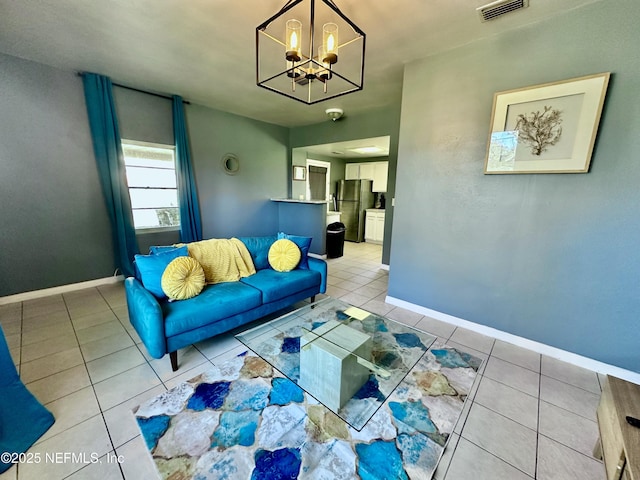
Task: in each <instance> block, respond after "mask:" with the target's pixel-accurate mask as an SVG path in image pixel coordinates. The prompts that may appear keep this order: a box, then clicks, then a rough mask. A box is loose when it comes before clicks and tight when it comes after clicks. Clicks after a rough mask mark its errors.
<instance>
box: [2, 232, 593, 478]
mask: <svg viewBox="0 0 640 480" xmlns="http://www.w3.org/2000/svg"><path fill="white" fill-rule="evenodd" d="M380 259H381V247H380V246H378V245H371V244H366V243H362V244H353V243H348V242H347V243H346V244H345V255H344V256H343V257H341V258H337V259H330V260H329V261H328V263H329V276H328V290H327V294H328V295H331V296H334V297H339V298H342V299H343V300H345V301H347V302H350V303H352V304H354V305H357V306H362V307H363V308H365V309H368V310H370V311H373V312H376V313H379V314H382V315H386V316H388V317H389V318H392V319H394V320H397V321H400V322H403V323H405V324H407V325H411V326H415V327H416V328H419V329H422V330H425V331H427V332H430V333H433V334H434V335H437V336H438V337H440V338H441V339H443V340H446V341H447V343H448V344H449V345H451V346H456V347H460V348H462V349H464V350H466V351H468V352H470V353H473V354H474V355H477V356H479V357H482V358H483V359H485V360H486V362H485V364H484V366H483V368H482V371H481V373H482V376H480V377H479V378H478V381H477V382H476V384H475V386H474V389H473V391H472V394H471V395H470V400H472V401H469V402H467V404H466V406H465V410H464V412H463V415H462V417H461V418H460V421H459V422H458V424H457V426H456V428H455V431H454V432H455V433H454V434H453V436H452V438H451V440H450V443H449V445H448V447H447V449H446V451H445V454H444V457H443V459H442V461H441V463H440V466H439V468H438V470H437V472H436V475H435V478H436V479H438V480H465V479H473V480H489V479H490V480H503V479H504V480H519V479H522V480H527V479H533V478H535V479H540V480H571V479H576V480H578V479H579V480H592V479H593V480H596V479H597V480H600V479H602V478H604V469H603V466H602V463H601V462H600V461H598V460H596V459H594V458H593V457H592V455H591V451H592V448H593V446H594V444H595V442H596V440H597V436H598V428H597V424H596V417H595V411H596V406H597V402H598V399H599V395H600V386H601V384H600V382H601V379H600V378H599V376H598V375H597V374H596V373H594V372H591V371H588V370H584V369H581V368H578V367H575V366H572V365H569V364H566V363H563V362H560V361H558V360H555V359H552V358H548V357H545V356H541V355H539V354H537V353H535V352H532V351H530V350H525V349H523V348H520V347H517V346H514V345H511V344H508V343H505V342H502V341H499V340H495V339H493V338H490V337H486V336H482V335H479V334H477V333H474V332H471V331H469V330H465V329H461V328H456V327H455V326H453V325H450V324H447V323H443V322H440V321H438V320H435V319H432V318H429V317H425V316H422V315H420V314H417V313H415V312H411V311H408V310H404V309H402V308H398V307H394V306H393V305H390V304H388V303H385V297H386V295H387V281H388V272H387V271H385V270H383V269H381V268H380ZM0 323H1V324H2V328H3V330H4V333H5V335H6V337H7V341H8V343H9V347H10V349H11V353H12V355H13V358H14V359H15V363H16V365H17V367H18V369H19V371H20V375H21V377H22V379H23V381H24V382H25V383H26V385H27V387H28V388H29V389H30V390H31V391H32V392H33V393H34V394H35V395H36V397H37V398H38V399H40V401H41V402H43V403H44V404H45V405H46V406H47V408H49V409H50V410H51V411H52V412H53V414H54V415H55V417H56V423H55V424H54V426H53V427H52V428H51V429H50V430H49V431H48V432H47V433H46V434H45V435H44V436H43V437H42V438H41V439H40V440H39V441H38V442H37V443H36V445H34V446H33V447H32V448H31V450H30V451H29V452H30V453H33V454H36V453H38V454H40V458H41V462H40V463H24V464H20V465H17V466H16V467H12V468H11V469H10V470H9V471H7V472H6V473H4V474H2V475H0V480H31V479H38V480H39V479H43V478H46V479H48V480H56V479H66V478H68V479H72V480H79V479H100V480H110V479H120V480H122V479H127V480H141V479H142V480H146V479H153V478H156V473H155V470H154V467H153V464H152V462H151V460H150V457H149V455H148V454H147V452H146V448H145V445H144V442H143V440H142V438H141V437H140V435H139V433H138V429H137V426H136V424H135V421H134V419H133V415H132V413H131V409H132V408H133V407H135V406H137V405H139V404H140V403H141V402H142V401H144V400H145V399H148V398H151V397H154V396H156V395H158V394H159V393H161V392H163V391H165V390H167V389H169V388H172V387H173V386H175V385H176V384H178V383H179V382H180V381H182V380H186V379H189V378H192V377H194V376H196V375H197V374H199V373H201V372H202V371H204V370H206V369H207V368H210V367H211V365H212V364H219V363H221V362H224V361H225V360H226V359H228V358H230V357H231V356H234V355H237V354H238V353H240V352H242V351H244V350H245V347H243V346H242V344H240V343H239V342H238V341H237V340H236V339H235V338H234V336H233V334H232V333H230V334H227V335H222V336H219V337H216V338H214V339H211V340H208V341H205V342H201V343H199V344H196V345H193V346H191V347H189V348H186V349H183V350H181V351H180V353H179V363H180V368H179V370H178V372H172V371H171V367H170V365H169V359H168V358H164V359H162V360H155V359H152V358H151V357H149V355H148V354H147V353H146V350H145V348H144V346H143V345H142V344H140V340H139V338H138V336H137V335H136V333H135V331H134V330H133V328H132V327H131V325H130V323H129V320H128V316H127V307H126V301H125V297H124V291H123V287H122V285H121V284H116V285H110V286H104V287H98V288H91V289H86V290H80V291H75V292H72V293H67V294H64V295H55V296H51V297H46V298H41V299H37V300H31V301H26V302H21V303H14V304H10V305H5V306H0ZM234 333H236V332H234ZM47 454H49V455H48V456H47ZM55 454H57V455H58V456H57V457H56V456H54V455H55ZM64 454H68V455H71V454H74V457H64ZM82 454H84V456H83V455H82ZM92 455H93V457H92ZM33 457H34V458H35V455H34V456H33ZM95 458H97V459H98V460H99V461H98V462H95V463H92V460H93V459H95Z"/></svg>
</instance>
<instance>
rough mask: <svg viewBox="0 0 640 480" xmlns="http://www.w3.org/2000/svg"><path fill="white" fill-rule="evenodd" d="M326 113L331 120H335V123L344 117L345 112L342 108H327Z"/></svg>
mask: <svg viewBox="0 0 640 480" xmlns="http://www.w3.org/2000/svg"><path fill="white" fill-rule="evenodd" d="M324 113H326V114H327V117H329V118H330V119H331V120H333V121H334V122H335V121H336V120H339V119H341V118H342V116H343V115H344V111H343V110H342V109H341V108H327V109H326V110H325V111H324Z"/></svg>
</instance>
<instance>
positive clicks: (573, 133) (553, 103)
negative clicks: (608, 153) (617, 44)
mask: <svg viewBox="0 0 640 480" xmlns="http://www.w3.org/2000/svg"><path fill="white" fill-rule="evenodd" d="M609 76H610V74H609V73H600V74H597V75H589V76H587V77H580V78H572V79H570V80H565V81H562V82H554V83H546V84H543V85H535V86H532V87H527V88H520V89H517V90H509V91H505V92H498V93H496V94H495V95H494V97H493V111H492V114H491V131H490V133H489V141H488V142H487V156H486V159H485V164H484V173H485V174H508V173H585V172H588V171H589V164H590V163H591V153H592V151H593V145H594V143H595V139H596V134H597V132H598V124H599V123H600V114H601V113H602V105H603V103H604V97H605V94H606V92H607V85H608V84H609Z"/></svg>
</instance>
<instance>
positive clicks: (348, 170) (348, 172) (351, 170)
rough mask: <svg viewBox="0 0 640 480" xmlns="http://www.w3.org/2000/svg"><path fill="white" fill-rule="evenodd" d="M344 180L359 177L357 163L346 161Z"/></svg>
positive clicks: (358, 165)
mask: <svg viewBox="0 0 640 480" xmlns="http://www.w3.org/2000/svg"><path fill="white" fill-rule="evenodd" d="M344 179H345V180H359V179H360V164H359V163H347V164H346V165H345V168H344Z"/></svg>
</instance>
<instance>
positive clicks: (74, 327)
mask: <svg viewBox="0 0 640 480" xmlns="http://www.w3.org/2000/svg"><path fill="white" fill-rule="evenodd" d="M94 288H96V287H94ZM96 290H98V289H97V288H96ZM98 293H99V294H100V296H101V297H102V299H103V300H105V299H104V296H103V295H102V293H101V292H100V291H99V290H98ZM62 300H63V301H64V304H65V307H66V308H67V314H68V315H69V319H71V312H70V311H69V306H68V304H67V300H66V298H65V297H64V294H63V295H62ZM105 302H106V300H105ZM107 305H109V303H108V302H107ZM109 310H111V305H109ZM111 311H112V313H113V310H111ZM114 315H115V313H114ZM116 318H117V316H116ZM71 327H72V328H73V334H74V335H75V337H76V342H77V344H78V349H79V350H80V355H81V356H82V361H83V365H84V369H85V371H86V372H87V378H88V379H89V384H90V385H91V390H92V391H93V396H94V397H95V399H96V403H97V404H98V409H99V410H100V413H99V415H100V418H101V419H102V424H103V425H104V429H105V431H106V432H107V438H108V439H109V444H110V445H111V449H112V450H113V451H115V447H114V445H113V439H112V438H111V432H110V431H109V427H108V425H107V420H106V419H105V418H104V411H103V410H102V405H101V404H100V399H99V398H98V392H96V387H95V385H94V383H93V380H92V379H91V375H90V374H89V368H88V367H87V361H86V359H85V356H84V352H83V351H82V348H80V339H79V338H78V333H77V331H76V326H75V324H74V323H73V321H71ZM67 430H68V429H67ZM60 433H62V432H60ZM118 467H119V468H120V474H121V475H122V478H124V472H123V471H122V466H121V465H120V464H118ZM80 470H82V468H80V469H78V470H75V471H74V472H72V474H74V473H76V472H78V471H80Z"/></svg>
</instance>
